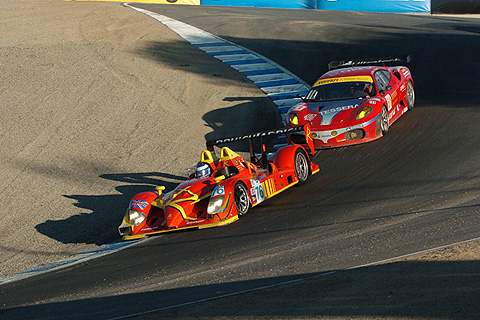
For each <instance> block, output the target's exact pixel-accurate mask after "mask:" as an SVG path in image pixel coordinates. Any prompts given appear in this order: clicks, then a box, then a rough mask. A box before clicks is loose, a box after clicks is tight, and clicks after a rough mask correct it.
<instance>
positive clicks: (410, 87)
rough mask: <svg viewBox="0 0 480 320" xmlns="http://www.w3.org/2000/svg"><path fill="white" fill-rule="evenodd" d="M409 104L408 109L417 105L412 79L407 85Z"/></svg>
mask: <svg viewBox="0 0 480 320" xmlns="http://www.w3.org/2000/svg"><path fill="white" fill-rule="evenodd" d="M407 105H408V110H411V109H412V108H413V107H414V106H415V90H414V89H413V83H412V81H408V85H407Z"/></svg>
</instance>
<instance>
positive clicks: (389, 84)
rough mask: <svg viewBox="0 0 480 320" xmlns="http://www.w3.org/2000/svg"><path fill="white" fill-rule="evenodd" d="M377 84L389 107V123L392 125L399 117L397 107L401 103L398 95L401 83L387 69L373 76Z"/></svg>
mask: <svg viewBox="0 0 480 320" xmlns="http://www.w3.org/2000/svg"><path fill="white" fill-rule="evenodd" d="M373 76H374V78H375V82H376V83H377V88H378V92H379V93H380V94H381V95H382V96H383V97H384V99H385V101H386V105H387V111H388V118H389V122H390V123H392V122H393V121H395V119H396V118H398V117H399V113H398V110H397V109H398V108H397V105H398V103H399V101H400V97H399V95H398V86H399V81H398V79H397V78H396V77H394V76H392V74H391V73H390V72H389V71H388V70H386V69H380V70H377V71H375V73H374V74H373Z"/></svg>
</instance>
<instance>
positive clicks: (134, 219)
mask: <svg viewBox="0 0 480 320" xmlns="http://www.w3.org/2000/svg"><path fill="white" fill-rule="evenodd" d="M128 218H129V220H130V221H129V222H130V224H131V225H134V226H138V225H140V224H142V222H143V221H145V219H147V217H146V216H145V215H144V214H143V213H142V212H140V211H136V210H130V212H129V214H128Z"/></svg>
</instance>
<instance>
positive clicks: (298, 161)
mask: <svg viewBox="0 0 480 320" xmlns="http://www.w3.org/2000/svg"><path fill="white" fill-rule="evenodd" d="M294 164H295V172H296V173H297V178H298V183H299V184H304V183H305V182H307V179H308V176H309V175H310V163H309V161H308V157H307V155H306V154H305V152H303V151H302V150H300V149H297V151H296V152H295V159H294Z"/></svg>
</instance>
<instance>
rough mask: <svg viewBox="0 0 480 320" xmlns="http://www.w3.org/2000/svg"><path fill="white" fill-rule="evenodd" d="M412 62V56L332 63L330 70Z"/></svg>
mask: <svg viewBox="0 0 480 320" xmlns="http://www.w3.org/2000/svg"><path fill="white" fill-rule="evenodd" d="M410 60H411V57H410V55H404V56H399V57H385V58H370V59H352V60H341V61H331V62H330V63H329V64H328V70H334V69H339V68H347V67H361V66H391V65H398V64H406V63H409V62H410Z"/></svg>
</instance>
